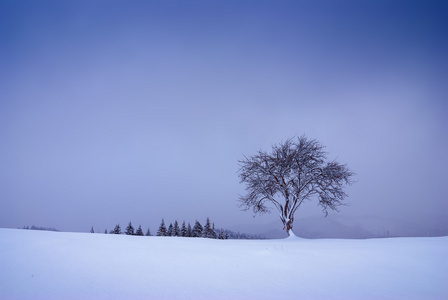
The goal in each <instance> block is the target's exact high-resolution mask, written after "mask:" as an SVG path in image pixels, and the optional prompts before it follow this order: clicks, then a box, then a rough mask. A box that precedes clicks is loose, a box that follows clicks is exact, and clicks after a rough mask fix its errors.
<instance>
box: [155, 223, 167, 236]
mask: <svg viewBox="0 0 448 300" xmlns="http://www.w3.org/2000/svg"><path fill="white" fill-rule="evenodd" d="M157 236H166V226H165V220H163V219H162V223H161V224H160V226H159V230H158V231H157Z"/></svg>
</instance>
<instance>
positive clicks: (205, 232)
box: [202, 218, 212, 238]
mask: <svg viewBox="0 0 448 300" xmlns="http://www.w3.org/2000/svg"><path fill="white" fill-rule="evenodd" d="M211 232H212V227H211V225H210V219H209V218H207V220H206V221H205V225H204V229H203V231H202V237H205V238H210V237H211Z"/></svg>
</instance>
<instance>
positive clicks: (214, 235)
mask: <svg viewBox="0 0 448 300" xmlns="http://www.w3.org/2000/svg"><path fill="white" fill-rule="evenodd" d="M217 238H218V234H216V231H215V223H213V226H212V239H217Z"/></svg>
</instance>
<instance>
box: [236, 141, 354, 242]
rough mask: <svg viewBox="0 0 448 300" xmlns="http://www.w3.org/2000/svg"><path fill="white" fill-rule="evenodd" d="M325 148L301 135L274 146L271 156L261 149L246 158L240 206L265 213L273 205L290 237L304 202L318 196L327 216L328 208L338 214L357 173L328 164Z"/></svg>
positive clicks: (340, 166)
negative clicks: (269, 204) (295, 217)
mask: <svg viewBox="0 0 448 300" xmlns="http://www.w3.org/2000/svg"><path fill="white" fill-rule="evenodd" d="M323 149H324V146H323V145H322V144H321V143H319V142H318V141H316V140H309V139H307V138H306V137H305V136H301V137H299V138H297V140H295V139H294V140H293V139H288V140H286V141H285V142H283V143H280V144H279V145H274V146H273V147H272V152H271V153H267V152H264V151H261V150H260V151H258V154H256V155H254V156H251V157H244V160H241V161H239V163H240V170H239V177H240V179H241V183H245V184H246V191H247V194H246V195H245V196H240V202H241V207H243V208H244V209H245V210H249V209H250V208H252V210H253V211H254V213H266V212H270V211H271V209H270V208H269V207H268V206H267V204H268V203H272V204H273V206H275V208H277V209H278V211H280V219H281V221H282V223H283V225H284V228H283V229H285V230H286V231H287V233H288V235H294V233H293V231H292V227H293V222H294V214H295V212H296V211H297V209H298V208H299V207H300V205H301V204H302V203H303V202H304V201H307V200H311V199H312V198H315V197H317V199H318V201H319V205H320V206H321V207H322V210H323V212H324V213H325V216H327V215H328V209H331V210H336V211H337V210H338V209H337V208H338V206H340V205H342V204H343V202H342V201H343V200H344V198H345V197H346V196H347V194H346V193H345V192H344V190H343V188H344V186H345V185H346V184H348V185H350V184H352V183H353V181H352V180H351V178H352V176H353V175H354V173H352V172H351V171H350V170H349V169H348V168H347V166H346V165H341V164H339V163H337V162H336V161H327V153H326V152H325V151H324V150H323Z"/></svg>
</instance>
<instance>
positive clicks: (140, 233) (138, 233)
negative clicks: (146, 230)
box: [135, 225, 143, 236]
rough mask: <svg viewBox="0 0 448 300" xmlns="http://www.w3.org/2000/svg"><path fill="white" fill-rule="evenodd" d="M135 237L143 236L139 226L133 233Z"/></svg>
mask: <svg viewBox="0 0 448 300" xmlns="http://www.w3.org/2000/svg"><path fill="white" fill-rule="evenodd" d="M135 235H139V236H143V230H142V226H141V225H138V229H137V231H136V232H135Z"/></svg>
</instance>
